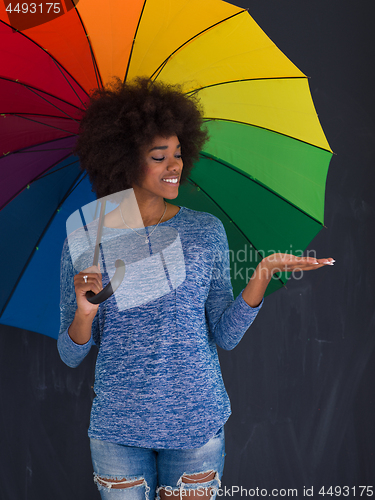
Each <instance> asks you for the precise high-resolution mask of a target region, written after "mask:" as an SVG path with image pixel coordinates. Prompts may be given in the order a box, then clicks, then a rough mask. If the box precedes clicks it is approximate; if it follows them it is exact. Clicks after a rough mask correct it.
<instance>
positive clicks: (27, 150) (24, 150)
mask: <svg viewBox="0 0 375 500" xmlns="http://www.w3.org/2000/svg"><path fill="white" fill-rule="evenodd" d="M69 137H74V136H73V135H72V136H68V137H57V138H56V139H51V140H49V141H43V142H40V143H39V144H33V145H32V146H25V147H24V148H21V149H16V150H15V151H9V152H8V153H3V156H2V157H0V161H1V160H2V158H5V157H6V156H9V155H14V154H20V153H39V152H41V151H64V150H65V149H68V150H69V151H71V150H72V148H71V147H68V148H53V149H35V148H37V147H38V146H40V145H42V144H49V143H53V142H58V141H65V140H66V139H68V138H69ZM68 156H69V155H68Z"/></svg>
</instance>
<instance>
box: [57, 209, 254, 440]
mask: <svg viewBox="0 0 375 500" xmlns="http://www.w3.org/2000/svg"><path fill="white" fill-rule="evenodd" d="M95 224H97V222H96V223H95V222H94V223H92V227H91V229H90V228H89V229H90V230H92V231H93V232H95V231H96V226H95ZM147 230H149V228H146V230H138V232H141V231H143V232H145V231H147ZM150 231H152V227H151V228H150ZM77 240H80V237H79V236H78V237H77ZM114 241H115V242H116V243H115V244H114ZM102 242H103V249H104V250H103V251H102V262H101V270H102V274H103V285H105V284H106V283H107V282H108V279H109V278H108V276H112V274H113V272H114V267H113V265H112V264H110V262H112V261H113V262H114V261H115V260H116V259H118V258H122V259H123V260H124V261H125V263H126V266H127V267H126V274H125V279H124V281H123V284H122V285H121V286H120V288H119V289H118V290H117V291H116V293H115V294H114V295H113V296H112V297H111V298H110V299H108V300H107V301H106V302H104V303H103V304H101V305H100V307H99V310H98V313H97V315H96V317H95V319H94V322H93V327H92V336H91V340H90V341H89V342H88V343H87V344H85V345H77V344H75V343H74V342H73V341H72V340H71V338H70V337H69V335H68V327H69V325H70V323H71V322H72V320H73V318H74V313H75V310H76V302H75V293H74V283H73V275H74V274H76V273H77V272H78V271H80V270H83V269H84V267H85V266H86V267H89V266H90V265H91V263H90V258H91V259H92V254H90V255H91V257H87V259H86V257H85V256H83V257H82V256H81V257H80V258H78V259H77V258H76V257H75V258H74V259H73V260H74V267H73V263H72V258H71V256H72V255H75V256H77V255H78V253H79V252H78V251H77V248H74V245H75V243H77V242H74V238H71V239H70V242H69V244H68V242H67V241H66V242H65V245H64V249H63V254H62V261H61V329H60V335H59V339H58V349H59V352H60V356H61V358H62V360H63V361H64V362H65V363H66V364H67V365H69V366H71V367H75V366H77V365H78V364H79V363H80V362H81V361H82V360H83V358H84V357H85V356H86V355H87V353H88V352H89V350H90V348H91V345H92V344H93V343H95V344H96V345H97V346H98V348H99V352H98V358H97V362H96V370H95V386H94V391H95V394H96V397H95V398H94V401H93V405H92V411H91V421H90V428H89V436H90V437H93V438H96V439H102V440H107V441H111V442H114V443H120V444H125V445H129V446H141V447H146V448H176V449H183V448H195V447H199V446H202V445H203V444H205V443H206V442H207V441H208V440H209V439H210V438H211V437H212V436H213V435H214V434H215V433H216V432H217V431H218V429H219V428H220V427H222V425H223V424H224V423H225V422H226V420H227V419H228V417H229V415H230V413H231V410H230V403H229V398H228V395H227V392H226V390H225V387H224V384H223V380H222V375H221V370H220V365H219V360H218V355H217V350H216V344H217V345H219V346H220V347H222V348H223V349H233V348H234V347H235V346H236V345H237V343H238V342H239V341H240V340H241V338H242V336H243V334H244V333H245V332H246V330H247V329H248V328H249V326H250V325H251V323H252V322H253V320H254V319H255V317H256V315H257V313H258V311H259V309H260V307H261V305H260V306H259V307H257V308H251V307H250V306H249V305H248V304H247V303H246V302H245V301H244V300H243V298H242V294H240V295H239V296H238V297H237V299H236V300H233V292H232V286H231V283H230V276H229V254H228V243H227V237H226V234H225V230H224V228H223V225H222V223H221V222H220V221H219V220H218V219H217V218H216V217H214V216H212V215H210V214H207V213H202V212H195V211H193V210H190V209H187V208H184V207H182V208H181V209H180V211H179V212H178V213H177V215H175V216H174V217H173V218H172V219H170V220H168V221H166V222H164V223H162V224H160V225H159V227H158V228H157V229H156V231H155V232H154V233H153V234H152V235H151V237H150V242H149V243H148V244H146V243H145V242H144V239H143V238H141V237H140V236H139V235H137V234H135V233H134V232H132V231H131V230H129V229H111V228H104V232H103V237H102ZM107 242H110V243H108V245H107V246H106V243H107ZM78 246H79V245H78ZM76 247H77V245H76ZM69 250H70V251H69ZM85 259H86V260H87V261H85Z"/></svg>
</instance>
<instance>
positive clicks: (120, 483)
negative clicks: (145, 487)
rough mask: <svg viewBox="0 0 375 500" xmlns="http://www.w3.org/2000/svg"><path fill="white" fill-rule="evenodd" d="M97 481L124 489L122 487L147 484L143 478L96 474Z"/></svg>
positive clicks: (107, 486) (102, 484)
mask: <svg viewBox="0 0 375 500" xmlns="http://www.w3.org/2000/svg"><path fill="white" fill-rule="evenodd" d="M94 480H95V482H96V483H97V484H98V485H100V486H104V487H106V488H110V489H111V488H113V489H122V488H131V487H132V486H139V485H141V484H145V480H144V479H143V478H142V479H125V478H124V479H113V478H108V477H100V476H95V478H94Z"/></svg>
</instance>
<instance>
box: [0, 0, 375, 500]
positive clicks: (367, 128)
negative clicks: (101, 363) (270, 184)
mask: <svg viewBox="0 0 375 500" xmlns="http://www.w3.org/2000/svg"><path fill="white" fill-rule="evenodd" d="M233 3H236V4H237V5H241V6H243V7H248V8H249V9H250V14H251V15H252V16H253V17H254V18H255V20H256V21H257V22H258V23H259V24H260V26H261V27H262V28H263V29H264V31H265V32H266V33H267V34H268V35H269V36H270V38H271V39H272V40H273V41H274V42H275V43H276V44H277V45H278V47H279V48H280V49H281V50H283V52H284V53H285V54H286V55H287V56H288V57H289V58H290V59H291V60H292V61H293V62H294V63H295V64H296V65H297V66H298V67H299V68H300V69H301V70H302V71H303V72H304V73H305V74H307V75H308V76H310V77H311V79H310V87H311V91H312V95H313V99H314V102H315V105H316V108H317V112H318V114H319V117H320V120H321V123H322V126H323V128H324V131H325V133H326V135H327V138H328V140H329V142H330V144H331V147H332V149H333V150H334V151H335V153H336V155H335V156H334V157H333V159H332V162H331V167H330V171H329V175H328V181H327V201H326V216H325V224H326V226H327V229H324V230H322V231H321V233H320V234H319V235H318V237H317V238H316V239H315V240H314V241H313V242H312V243H311V245H310V249H313V250H316V252H317V254H318V256H321V257H334V258H335V259H336V264H335V266H334V267H332V268H325V269H321V270H318V271H316V272H314V273H309V274H305V276H304V277H303V279H302V280H295V281H293V282H292V281H289V283H288V287H287V289H283V290H281V291H279V292H277V293H275V294H273V295H272V296H270V297H268V298H267V300H266V302H265V304H264V306H263V309H262V311H261V313H260V315H259V316H258V318H257V320H256V322H255V323H254V325H253V326H252V328H251V331H249V332H248V333H247V335H246V336H245V338H244V339H243V340H242V341H241V343H240V345H239V346H238V347H237V348H236V349H235V350H234V351H232V352H223V351H221V352H220V357H221V362H222V369H223V373H224V378H225V382H226V386H227V389H228V392H229V395H230V398H231V401H232V409H233V415H232V417H231V418H230V419H229V421H228V423H227V425H226V435H227V461H226V465H225V471H224V478H223V487H224V486H226V487H227V488H232V486H238V487H239V488H241V487H242V488H243V489H247V490H248V494H253V495H255V496H256V495H258V496H261V492H260V489H261V488H266V489H267V491H268V493H270V492H271V489H272V488H277V489H288V488H296V489H297V490H298V492H299V495H298V497H299V498H303V488H304V487H306V488H311V487H312V486H313V487H314V496H313V498H324V497H322V496H321V495H318V491H319V489H320V488H321V487H322V486H325V487H329V486H331V485H332V486H345V485H346V486H348V487H350V488H352V487H354V486H355V487H357V488H358V487H359V486H360V485H364V486H368V485H373V484H374V483H375V418H374V415H375V396H374V375H375V356H374V344H375V331H374V328H375V321H374V305H375V304H374V258H373V255H372V252H373V248H374V243H375V238H374V224H375V201H374V195H373V191H374V187H375V182H374V181H375V175H374V142H375V134H374V131H375V127H374V97H373V87H374V80H373V78H372V77H373V76H374V69H373V67H374V60H375V54H374V52H375V50H374V48H375V47H374V35H373V33H374V29H373V17H374V16H373V10H374V9H373V7H372V2H371V0H357V2H355V3H354V2H347V1H343V0H257V1H255V0H254V1H253V0H246V1H243V2H233ZM2 264H3V265H4V263H2ZM94 363H95V353H94V351H93V352H92V353H91V355H90V356H89V357H88V358H87V359H86V360H85V361H84V363H82V365H81V366H80V367H78V368H76V369H70V368H67V367H66V366H65V365H63V363H62V362H61V361H60V359H59V357H58V354H57V351H56V341H54V340H53V339H50V338H47V337H43V336H41V335H39V334H36V333H32V332H27V331H21V330H17V329H15V328H10V327H5V326H1V327H0V395H1V399H0V404H1V410H0V430H1V434H0V458H1V463H0V499H1V500H15V499H17V500H18V499H19V500H41V499H42V500H44V499H46V500H49V499H54V500H60V499H64V500H68V499H69V500H76V499H77V500H78V499H79V500H86V499H87V500H88V499H90V500H91V499H93V500H95V499H98V498H99V495H98V493H97V491H96V488H95V487H94V485H93V482H92V469H91V462H90V454H89V448H88V439H87V436H86V428H87V426H88V419H89V411H90V404H91V397H92V389H91V386H92V383H93V367H94ZM208 418H209V416H208ZM256 488H259V490H258V494H257V492H256V490H255V491H250V492H249V490H250V489H256ZM227 492H228V490H227ZM229 492H230V493H233V490H231V489H229ZM262 493H263V494H264V492H262ZM281 493H283V492H281ZM359 494H360V490H358V489H357V490H356V492H355V495H354V494H353V490H352V489H351V494H350V496H349V497H347V498H354V497H358V496H359ZM244 495H245V494H244V493H243V496H244ZM227 496H229V495H228V494H227ZM236 496H238V497H239V496H240V495H239V494H238V495H236ZM285 496H286V495H285ZM362 496H363V497H365V495H362ZM310 498H311V496H310Z"/></svg>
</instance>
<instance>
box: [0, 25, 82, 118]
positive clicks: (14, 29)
mask: <svg viewBox="0 0 375 500" xmlns="http://www.w3.org/2000/svg"><path fill="white" fill-rule="evenodd" d="M0 22H1V23H3V24H4V25H5V26H8V28H10V29H11V30H13V31H14V32H15V33H18V34H19V35H21V36H24V37H25V38H27V39H28V40H29V41H30V42H31V43H33V44H34V45H36V46H37V47H38V48H39V49H40V50H42V51H43V52H44V53H46V54H47V55H48V56H49V57H50V58H51V60H52V61H53V62H54V64H55V65H56V67H57V69H58V70H59V71H60V73H62V75H63V78H64V79H65V81H66V82H67V83H68V85H69V87H70V88H71V89H72V91H73V93H74V94H75V95H76V96H77V99H78V100H79V101H80V102H81V104H82V106H83V107H84V108H85V109H86V106H85V104H84V102H82V99H81V98H80V97H79V95H78V94H77V92H76V91H75V90H74V88H73V87H72V85H71V83H70V82H69V81H68V79H67V78H66V76H65V75H64V73H63V72H62V71H61V68H63V69H64V71H66V73H68V75H69V76H70V78H71V79H72V80H73V81H74V82H75V83H76V84H77V86H78V87H79V88H80V89H81V90H82V91H83V92H84V93H85V94H86V95H88V94H87V92H86V90H85V89H84V88H83V87H82V86H81V85H80V84H79V83H78V82H77V80H76V79H75V78H74V77H73V75H71V74H70V73H69V72H68V71H67V70H66V69H65V68H64V66H63V65H62V64H60V63H59V62H58V61H57V60H56V59H55V58H54V57H53V55H51V54H50V53H49V52H48V51H47V50H46V49H44V48H43V47H42V46H41V45H39V43H37V42H36V41H35V40H33V39H32V38H29V37H28V36H27V35H25V34H24V33H22V32H21V31H18V30H17V29H16V28H13V26H11V25H10V24H8V23H6V22H4V21H3V20H2V19H0Z"/></svg>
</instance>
